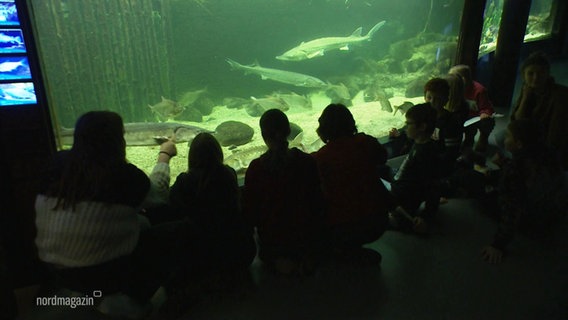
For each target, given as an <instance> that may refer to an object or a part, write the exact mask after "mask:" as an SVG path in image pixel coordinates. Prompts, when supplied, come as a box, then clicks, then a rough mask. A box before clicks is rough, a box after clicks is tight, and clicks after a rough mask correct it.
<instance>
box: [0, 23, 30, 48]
mask: <svg viewBox="0 0 568 320" xmlns="http://www.w3.org/2000/svg"><path fill="white" fill-rule="evenodd" d="M25 52H26V44H25V43H24V36H23V34H22V30H20V29H0V53H25Z"/></svg>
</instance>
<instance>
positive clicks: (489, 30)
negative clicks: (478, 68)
mask: <svg viewBox="0 0 568 320" xmlns="http://www.w3.org/2000/svg"><path fill="white" fill-rule="evenodd" d="M555 1H558V0H532V1H531V8H530V11H529V19H528V21H527V28H526V30H525V37H524V42H531V41H537V40H542V39H546V38H549V37H550V36H551V33H552V25H553V23H554V14H555V12H554V11H553V2H555ZM503 3H504V0H487V2H486V4H485V12H484V19H483V31H482V33H481V41H480V45H479V57H481V56H483V55H486V54H488V53H490V52H493V51H495V48H496V47H497V36H498V34H499V25H500V23H501V15H502V14H503Z"/></svg>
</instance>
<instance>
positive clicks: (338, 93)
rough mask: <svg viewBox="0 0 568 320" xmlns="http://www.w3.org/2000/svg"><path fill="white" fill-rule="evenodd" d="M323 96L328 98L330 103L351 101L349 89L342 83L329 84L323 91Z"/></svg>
mask: <svg viewBox="0 0 568 320" xmlns="http://www.w3.org/2000/svg"><path fill="white" fill-rule="evenodd" d="M325 95H326V96H328V97H329V98H330V99H331V101H332V102H337V101H351V94H350V93H349V89H348V88H347V86H345V85H344V84H343V83H340V84H329V86H328V87H327V89H326V90H325Z"/></svg>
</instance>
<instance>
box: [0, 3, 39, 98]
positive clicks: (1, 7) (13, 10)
mask: <svg viewBox="0 0 568 320" xmlns="http://www.w3.org/2000/svg"><path fill="white" fill-rule="evenodd" d="M33 104H37V97H36V93H35V86H34V83H33V82H32V73H31V71H30V63H29V60H28V56H27V51H26V43H25V41H24V33H23V31H22V29H21V27H20V19H19V18H18V8H17V7H16V3H15V0H0V106H17V105H33Z"/></svg>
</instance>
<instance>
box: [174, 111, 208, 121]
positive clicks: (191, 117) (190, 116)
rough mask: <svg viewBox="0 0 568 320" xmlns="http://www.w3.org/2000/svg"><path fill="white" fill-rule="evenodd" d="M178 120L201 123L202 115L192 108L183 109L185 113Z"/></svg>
mask: <svg viewBox="0 0 568 320" xmlns="http://www.w3.org/2000/svg"><path fill="white" fill-rule="evenodd" d="M178 118H179V119H180V120H184V121H193V122H203V115H202V114H201V112H199V110H197V109H195V108H194V107H187V108H185V111H184V112H183V113H182V114H181V115H180V116H179V117H178Z"/></svg>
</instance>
